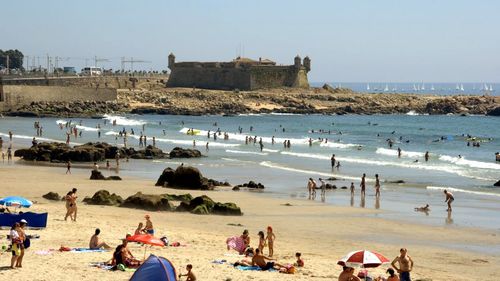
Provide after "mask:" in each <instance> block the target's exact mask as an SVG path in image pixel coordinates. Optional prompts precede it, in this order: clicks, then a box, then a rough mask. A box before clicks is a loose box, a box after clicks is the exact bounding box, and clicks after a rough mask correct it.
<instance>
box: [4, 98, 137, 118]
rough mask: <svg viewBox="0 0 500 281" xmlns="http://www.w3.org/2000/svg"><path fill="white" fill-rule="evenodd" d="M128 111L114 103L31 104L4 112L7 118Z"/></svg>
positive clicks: (82, 115) (122, 104)
mask: <svg viewBox="0 0 500 281" xmlns="http://www.w3.org/2000/svg"><path fill="white" fill-rule="evenodd" d="M127 111H130V108H129V105H128V104H127V103H121V102H115V101H107V102H106V101H73V102H45V101H41V102H32V103H30V104H27V105H21V106H19V107H16V108H14V109H11V111H8V112H5V115H9V116H29V117H35V116H37V117H51V116H54V117H57V116H65V117H72V116H75V117H76V116H80V117H89V116H99V115H102V114H106V113H115V112H127Z"/></svg>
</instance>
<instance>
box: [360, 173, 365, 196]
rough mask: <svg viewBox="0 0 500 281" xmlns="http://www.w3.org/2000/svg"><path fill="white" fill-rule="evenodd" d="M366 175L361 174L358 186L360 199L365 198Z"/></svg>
mask: <svg viewBox="0 0 500 281" xmlns="http://www.w3.org/2000/svg"><path fill="white" fill-rule="evenodd" d="M365 178H366V174H363V176H362V177H361V183H360V184H359V186H360V187H361V197H365V190H366V179H365Z"/></svg>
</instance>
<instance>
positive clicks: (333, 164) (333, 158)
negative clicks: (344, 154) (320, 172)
mask: <svg viewBox="0 0 500 281" xmlns="http://www.w3.org/2000/svg"><path fill="white" fill-rule="evenodd" d="M330 162H331V164H332V170H333V169H334V168H335V162H336V161H335V154H332V158H330Z"/></svg>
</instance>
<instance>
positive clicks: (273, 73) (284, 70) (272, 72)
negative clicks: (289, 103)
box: [250, 66, 309, 89]
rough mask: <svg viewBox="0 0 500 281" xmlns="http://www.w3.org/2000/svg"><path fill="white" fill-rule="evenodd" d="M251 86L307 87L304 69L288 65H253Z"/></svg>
mask: <svg viewBox="0 0 500 281" xmlns="http://www.w3.org/2000/svg"><path fill="white" fill-rule="evenodd" d="M251 73H252V75H251V82H250V83H251V88H252V89H260V88H276V87H301V88H307V87H309V83H308V81H307V73H306V71H305V69H300V70H299V72H298V73H297V70H296V69H295V68H294V67H290V66H282V67H279V66H273V67H265V66H264V67H253V68H252V70H251Z"/></svg>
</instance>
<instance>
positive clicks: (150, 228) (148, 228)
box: [143, 215, 155, 235]
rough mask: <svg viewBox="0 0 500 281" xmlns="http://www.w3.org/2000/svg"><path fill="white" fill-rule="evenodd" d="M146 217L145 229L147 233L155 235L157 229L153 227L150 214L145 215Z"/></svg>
mask: <svg viewBox="0 0 500 281" xmlns="http://www.w3.org/2000/svg"><path fill="white" fill-rule="evenodd" d="M144 218H145V219H146V227H144V229H143V231H144V232H146V233H147V234H150V235H155V229H154V228H153V222H151V220H150V216H149V215H145V216H144Z"/></svg>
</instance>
